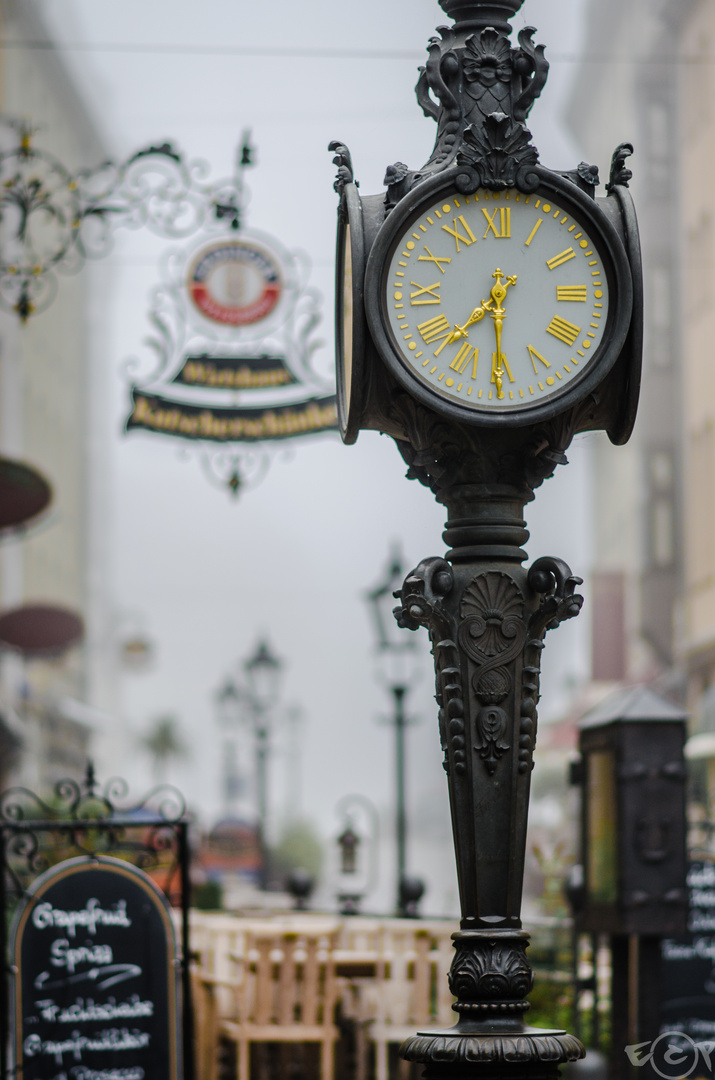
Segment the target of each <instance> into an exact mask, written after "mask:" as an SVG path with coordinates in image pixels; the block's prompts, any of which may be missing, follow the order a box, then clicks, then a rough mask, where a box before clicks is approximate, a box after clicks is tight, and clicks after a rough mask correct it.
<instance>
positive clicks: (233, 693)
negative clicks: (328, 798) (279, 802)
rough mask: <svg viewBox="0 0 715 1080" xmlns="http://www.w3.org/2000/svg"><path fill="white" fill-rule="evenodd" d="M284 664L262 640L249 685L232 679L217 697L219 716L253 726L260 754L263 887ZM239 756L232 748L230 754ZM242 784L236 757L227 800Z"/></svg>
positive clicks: (247, 666)
mask: <svg viewBox="0 0 715 1080" xmlns="http://www.w3.org/2000/svg"><path fill="white" fill-rule="evenodd" d="M282 670H283V661H282V660H280V659H279V657H277V656H275V655H274V653H273V652H272V651H271V648H270V646H269V644H268V642H267V641H265V640H263V641H259V643H258V645H257V646H256V651H255V652H254V653H253V655H252V656H250V657H249V658H248V659H247V660H245V661H244V662H243V672H244V676H245V685H244V686H240V685H238V684H236V682H234V680H233V679H231V678H228V679H227V680H226V681H225V683H224V685H223V686H222V688H221V689H220V690H219V692H218V694H217V695H216V700H217V704H218V706H219V710H220V712H219V715H220V716H222V717H223V718H224V719H225V720H226V721H227V722H230V717H231V716H235V717H236V718H237V719H238V720H239V721H240V720H243V721H244V722H246V723H247V724H248V726H249V727H250V730H251V733H252V735H253V740H254V746H255V754H256V770H255V771H256V803H257V812H258V847H259V851H260V854H261V871H260V879H259V885H260V887H261V889H263V890H265V889H267V888H268V885H269V883H270V852H269V848H268V842H267V823H268V759H269V756H270V750H271V746H270V740H271V721H272V718H273V710H274V707H275V704H276V702H277V700H278V695H279V692H280V684H281V675H282ZM234 754H235V748H234V747H233V746H232V745H231V748H230V749H229V755H234ZM239 782H240V777H238V773H237V769H236V763H235V761H234V758H233V757H232V756H230V757H229V760H228V761H225V762H224V783H225V792H226V798H227V799H229V798H235V794H236V787H237V784H238V783H239Z"/></svg>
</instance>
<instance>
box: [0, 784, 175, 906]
mask: <svg viewBox="0 0 715 1080" xmlns="http://www.w3.org/2000/svg"><path fill="white" fill-rule="evenodd" d="M128 793H129V789H128V786H127V784H126V782H125V781H124V780H121V779H118V778H115V779H112V780H110V781H108V782H107V783H106V784H104V785H103V786H101V785H100V784H99V783H98V782H97V780H96V778H95V775H94V769H93V768H92V766H91V764H90V765H88V767H87V772H86V774H85V777H84V779H83V781H82V782H81V783H80V782H78V781H76V780H61V781H59V782H58V783H57V784H56V785H55V788H54V792H53V797H52V799H51V800H50V801H46V800H44V799H42V798H40V796H39V795H37V794H35V792H33V791H30V790H29V789H27V788H23V787H14V788H9V789H8V790H7V791H5V792H3V793H2V795H0V836H1V837H2V860H3V868H4V872H5V875H6V882H7V886H8V887H9V893H10V895H11V896H14V897H15V898H16V899H19V898H20V897H21V896H22V895H23V893H24V891H25V888H26V886H27V883H28V882H29V881H31V880H32V879H33V878H35V877H36V876H37V875H38V874H41V873H43V872H44V871H45V870H47V869H48V867H50V866H51V865H53V864H54V863H55V862H58V861H61V860H62V859H66V858H72V857H74V856H77V855H86V856H88V857H89V858H96V857H97V856H101V855H109V854H114V855H121V856H122V857H125V858H129V859H130V861H132V862H133V863H134V864H135V865H136V866H139V867H140V868H141V869H142V870H146V871H148V872H150V873H156V874H157V875H158V876H159V878H160V879H161V882H162V887H163V888H164V891H165V892H166V894H167V896H169V897H172V896H174V895H177V896H180V895H181V893H182V888H181V883H180V880H179V878H180V876H181V870H182V867H181V858H182V854H181V849H182V845H183V843H184V842H185V841H184V840H183V839H182V835H183V833H184V832H185V830H186V820H185V815H186V804H185V802H184V798H183V796H182V794H181V792H180V791H178V789H177V788H174V787H171V786H169V785H162V786H159V787H156V788H153V789H152V790H151V791H150V792H149V793H148V794H147V795H146V796H145V797H144V798H143V799H142V800H141V801H140V802H135V803H128V802H126V801H125V800H126V799H127V796H128Z"/></svg>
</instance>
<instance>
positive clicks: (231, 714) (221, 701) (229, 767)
mask: <svg viewBox="0 0 715 1080" xmlns="http://www.w3.org/2000/svg"><path fill="white" fill-rule="evenodd" d="M244 698H245V692H244V691H243V690H242V689H241V688H240V687H238V686H237V685H236V684H235V682H234V681H233V680H232V679H230V678H228V679H226V681H225V682H224V683H223V685H222V686H221V687H220V688H219V690H218V691H217V692H216V695H215V702H216V717H217V720H218V723H219V725H220V727H221V728H222V729H223V731H224V739H223V748H222V753H223V760H222V762H221V765H222V780H223V801H224V812H225V813H226V815H227V816H228V817H231V816H232V815H233V814H235V813H236V811H237V809H238V808H237V805H236V804H237V801H238V799H239V797H240V795H241V793H242V791H243V783H242V778H241V774H240V771H239V763H238V747H237V738H238V729H239V727H240V724H241V721H242V719H243V710H244V708H245V701H244Z"/></svg>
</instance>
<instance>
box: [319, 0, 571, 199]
mask: <svg viewBox="0 0 715 1080" xmlns="http://www.w3.org/2000/svg"><path fill="white" fill-rule="evenodd" d="M455 17H456V19H457V22H456V25H455V27H443V26H440V27H439V28H438V31H437V33H438V35H439V36H434V37H432V38H430V41H429V44H428V46H427V53H428V59H427V63H426V64H425V66H424V67H421V68H420V75H419V79H418V81H417V86H416V88H415V93H416V96H417V103H418V104H419V106H420V108H421V109H422V111H423V113H424V114H425V116H427V117H431V118H432V119H434V120H436V121H437V123H438V125H439V127H438V131H437V139H436V141H435V146H434V150H433V151H432V154H431V156H430V159H429V161H428V162H427V164H426V165H425V166H424V167H423V168H422V169H420V170H419V171H417V172H415V171H412V170H410V169H408V168H407V167H406V166H404V165H401V164H400V163H398V164H397V165H395V166H391V167H390V169H388V172H387V175H386V178H385V183H386V184H387V189H388V190H387V197H386V203H387V206H388V209H390V208H391V207H393V206H395V205H396V204H397V202H399V200H400V199H401V198H403V197H404V195H406V194H407V193H408V192H409V191H410V190H411V188H412V187H414V186H415V185H416V184H418V183H420V182H421V181H422V180H424V179H425V178H426V177H428V176H432V175H434V174H435V173H438V172H442V171H444V170H445V169H449V168H453V167H454V166H456V165H462V166H468V167H469V168H470V169H471V172H470V171H469V170H467V171H466V172H465V170H464V168H462V169H460V170H459V172H458V173H457V176H456V182H457V186H458V187H459V190H461V191H464V192H465V194H469V193H470V192H472V191H475V190H476V188H477V187H479V186H480V185H481V186H484V187H489V188H492V189H494V190H502V189H504V188H506V187H512V186H514V185H515V184H516V185H518V186H519V187H520V188H521V189H522V190H524V191H533V190H534V189H535V187H536V185H537V183H538V181H537V180H536V177H535V174H534V171H533V165H535V164H536V162H537V161H538V155H537V153H536V150H535V148H534V147H533V146H531V145H530V140H531V135H530V133H529V132H528V131H527V129H526V127H525V124H524V121H525V120H526V117H527V116H528V114H529V112H530V111H531V107H532V105H533V104H534V102H535V100H536V99H537V98H538V97H539V95H540V94H541V91H542V90H543V88H544V86H545V84H546V79H547V77H548V72H549V65H548V62H547V60H546V58H545V56H544V46H543V45H535V44H534V42H533V34H534V33H535V31H534V28H533V27H525V28H524V29H522V30H521V31H520V33H519V47H518V48H512V46H511V42H510V40H509V37H508V35H507V34H506V33H505V32H504V29H503V28H500V29H495V28H494V27H493V26H484V27H483V29H482V30H481V31H480V32H479V33H472V34H468V35H467V36H466V37H463V36H461V35H460V34H459V32H458V31H459V30H460V29H461V28H462V24H460V17H461V16H460V13H459V9H457V12H456V15H455ZM464 17H465V18H468V17H469V16H466V15H465V16H464ZM497 117H503V118H504V121H506V123H500V122H499V121H498V120H497V119H495V118H497ZM335 145H339V144H335ZM333 146H334V144H332V143H331V149H332V148H333ZM338 160H339V159H336V164H337V163H338ZM350 169H352V165H350ZM340 182H341V181H340V174H339V176H338V181H337V183H336V188H337V189H338V190H339V191H340V192H341V193H342V188H341V187H340V186H339V185H340Z"/></svg>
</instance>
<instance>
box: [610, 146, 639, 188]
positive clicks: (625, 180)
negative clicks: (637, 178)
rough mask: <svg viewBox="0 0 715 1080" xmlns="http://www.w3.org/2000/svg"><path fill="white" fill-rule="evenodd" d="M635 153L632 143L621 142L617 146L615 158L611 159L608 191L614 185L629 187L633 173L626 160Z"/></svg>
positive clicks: (614, 153)
mask: <svg viewBox="0 0 715 1080" xmlns="http://www.w3.org/2000/svg"><path fill="white" fill-rule="evenodd" d="M632 153H633V144H632V143H621V144H620V146H617V147H616V149H615V150H614V152H613V158H612V160H611V176H610V179H609V181H608V183H607V184H606V191H608V192H609V193H610V192H611V191H612V190H613V188H614V187H628V185H629V183H630V181H631V180H632V179H633V173H632V172H631V170H630V169H629V168H627V166H626V161H627V160H628V158H629V157H630V156H631V154H632Z"/></svg>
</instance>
